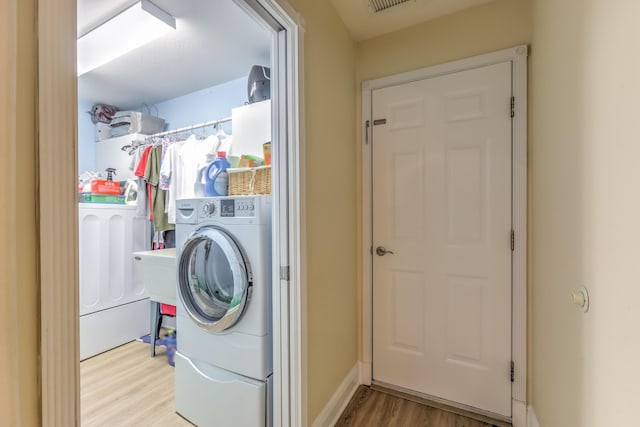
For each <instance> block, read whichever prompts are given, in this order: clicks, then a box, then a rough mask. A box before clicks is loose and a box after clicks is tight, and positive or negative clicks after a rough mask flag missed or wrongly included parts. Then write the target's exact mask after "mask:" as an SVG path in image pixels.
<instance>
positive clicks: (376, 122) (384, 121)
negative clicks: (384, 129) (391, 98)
mask: <svg viewBox="0 0 640 427" xmlns="http://www.w3.org/2000/svg"><path fill="white" fill-rule="evenodd" d="M386 124H387V119H375V120H374V121H373V125H374V126H378V125H386Z"/></svg>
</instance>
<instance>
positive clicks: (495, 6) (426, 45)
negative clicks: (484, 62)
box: [357, 0, 532, 84]
mask: <svg viewBox="0 0 640 427" xmlns="http://www.w3.org/2000/svg"><path fill="white" fill-rule="evenodd" d="M530 10H531V1H530V0H496V1H494V2H491V3H488V4H486V5H482V6H477V7H474V8H471V9H467V10H464V11H461V12H458V13H455V14H452V15H448V16H444V17H442V18H439V19H435V20H433V21H429V22H425V23H422V24H419V25H415V26H413V27H410V28H407V29H405V30H401V31H397V32H394V33H391V34H387V35H384V36H381V37H377V38H374V39H371V40H367V41H364V42H361V43H359V44H358V49H357V76H358V84H360V83H361V82H362V81H363V80H368V79H374V78H378V77H383V76H388V75H391V74H396V73H400V72H403V71H409V70H414V69H418V68H423V67H428V66H430V65H436V64H441V63H444V62H448V61H453V60H456V59H462V58H466V57H469V56H473V55H479V54H482V53H487V52H491V51H494V50H499V49H504V48H508V47H513V46H516V45H519V44H526V43H529V42H530V40H531V31H532V29H531V12H530Z"/></svg>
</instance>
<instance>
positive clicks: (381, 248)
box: [376, 246, 393, 256]
mask: <svg viewBox="0 0 640 427" xmlns="http://www.w3.org/2000/svg"><path fill="white" fill-rule="evenodd" d="M376 254H377V255H378V256H385V255H386V254H393V252H392V251H388V250H386V249H385V248H384V246H378V247H377V248H376Z"/></svg>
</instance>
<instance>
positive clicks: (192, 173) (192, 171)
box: [160, 135, 218, 224]
mask: <svg viewBox="0 0 640 427" xmlns="http://www.w3.org/2000/svg"><path fill="white" fill-rule="evenodd" d="M217 141H218V140H217V138H216V137H215V136H212V137H209V138H207V139H205V140H203V141H198V139H197V138H196V137H195V136H194V135H191V136H190V137H189V138H188V139H187V140H186V141H183V142H176V143H174V144H172V145H170V146H169V147H168V148H167V150H166V153H165V156H164V160H163V162H162V166H161V168H160V182H161V183H162V185H161V187H160V188H166V189H167V191H168V194H167V205H166V212H167V217H168V221H169V222H170V223H172V224H175V221H176V200H177V199H186V198H192V197H196V196H202V195H204V190H203V189H202V184H201V181H200V179H199V174H198V172H199V171H200V170H201V168H202V165H203V164H204V163H205V162H206V155H207V153H208V152H211V151H212V150H213V148H214V146H215V144H216V143H217Z"/></svg>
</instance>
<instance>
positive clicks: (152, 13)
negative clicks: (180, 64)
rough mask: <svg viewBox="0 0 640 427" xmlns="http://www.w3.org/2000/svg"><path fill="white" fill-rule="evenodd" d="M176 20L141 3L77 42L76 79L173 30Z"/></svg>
mask: <svg viewBox="0 0 640 427" xmlns="http://www.w3.org/2000/svg"><path fill="white" fill-rule="evenodd" d="M175 28H176V19H175V18H174V17H173V16H171V15H169V14H168V13H167V12H165V11H164V10H162V9H160V8H159V7H158V6H156V5H155V4H153V3H151V1H149V0H141V1H139V2H137V3H136V4H134V5H133V6H131V7H130V8H128V9H126V10H124V11H122V12H120V13H119V14H118V15H116V16H114V17H113V18H111V19H109V20H108V21H107V22H105V23H104V24H102V25H100V26H98V27H96V28H94V29H93V30H91V31H89V32H88V33H87V34H85V35H83V36H82V37H80V38H79V39H78V76H81V75H83V74H85V73H87V72H89V71H91V70H93V69H95V68H97V67H99V66H101V65H104V64H106V63H108V62H111V61H113V60H114V59H116V58H119V57H120V56H123V55H125V54H127V53H129V52H131V51H133V50H135V49H137V48H139V47H140V46H144V45H145V44H147V43H150V42H152V41H153V40H155V39H157V38H159V37H161V36H163V35H164V34H166V33H168V32H170V31H171V30H175Z"/></svg>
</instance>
